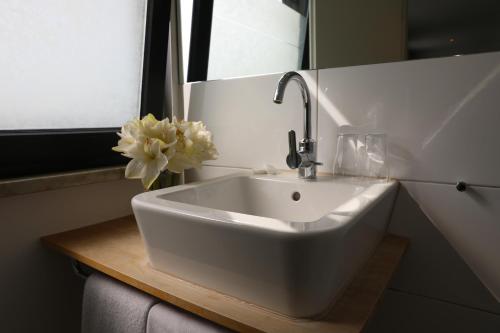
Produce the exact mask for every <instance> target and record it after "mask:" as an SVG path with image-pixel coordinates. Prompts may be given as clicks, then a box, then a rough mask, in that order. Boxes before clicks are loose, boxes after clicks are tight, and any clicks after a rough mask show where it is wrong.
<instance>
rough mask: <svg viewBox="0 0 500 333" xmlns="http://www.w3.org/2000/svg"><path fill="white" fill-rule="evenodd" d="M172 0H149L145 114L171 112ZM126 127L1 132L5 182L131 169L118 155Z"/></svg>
mask: <svg viewBox="0 0 500 333" xmlns="http://www.w3.org/2000/svg"><path fill="white" fill-rule="evenodd" d="M170 10H171V0H147V12H146V29H145V39H144V60H143V77H142V89H141V107H140V115H141V116H144V115H146V114H148V113H151V114H153V115H155V116H156V117H157V118H164V117H165V116H168V115H167V114H166V108H165V103H166V96H165V83H166V82H165V79H166V66H167V65H166V63H167V50H168V34H169V24H170ZM119 130H120V128H80V129H50V130H45V129H43V130H0V154H1V156H2V157H1V159H0V179H7V178H17V177H25V176H36V175H41V174H47V173H56V172H66V171H74V170H79V169H89V168H97V167H107V166H118V165H125V164H126V163H127V161H128V159H127V158H125V157H123V156H121V155H120V154H119V153H117V152H115V151H112V150H111V148H112V147H113V146H115V145H116V144H117V141H118V136H117V134H116V132H118V131H119Z"/></svg>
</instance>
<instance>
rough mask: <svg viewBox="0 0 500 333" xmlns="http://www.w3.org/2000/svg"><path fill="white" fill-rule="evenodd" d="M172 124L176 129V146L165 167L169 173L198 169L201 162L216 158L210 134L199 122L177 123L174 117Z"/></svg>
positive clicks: (215, 150)
mask: <svg viewBox="0 0 500 333" xmlns="http://www.w3.org/2000/svg"><path fill="white" fill-rule="evenodd" d="M172 123H173V124H174V125H175V127H176V128H177V144H176V148H175V150H176V151H175V155H174V156H173V157H172V158H171V159H170V160H169V164H168V166H167V169H168V170H169V171H172V172H175V173H181V172H183V171H184V170H186V169H190V168H199V167H201V163H202V162H203V161H206V160H214V159H216V158H217V157H218V152H217V149H216V148H215V145H214V143H213V142H212V134H211V133H210V132H209V131H208V130H207V129H206V127H205V125H203V123H202V122H201V121H198V122H191V121H184V120H180V121H179V120H177V119H176V118H175V117H174V118H173V119H172Z"/></svg>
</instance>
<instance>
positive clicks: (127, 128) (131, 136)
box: [112, 118, 144, 157]
mask: <svg viewBox="0 0 500 333" xmlns="http://www.w3.org/2000/svg"><path fill="white" fill-rule="evenodd" d="M117 134H118V136H120V140H119V141H118V146H116V147H113V148H112V149H113V150H114V151H117V152H120V153H122V154H123V155H124V156H127V157H131V156H128V151H129V150H130V149H132V147H133V146H134V144H136V143H137V142H143V141H144V135H143V134H142V131H141V123H140V120H139V119H138V118H137V119H134V120H131V121H128V122H127V123H125V125H123V126H122V128H121V130H120V132H118V133H117Z"/></svg>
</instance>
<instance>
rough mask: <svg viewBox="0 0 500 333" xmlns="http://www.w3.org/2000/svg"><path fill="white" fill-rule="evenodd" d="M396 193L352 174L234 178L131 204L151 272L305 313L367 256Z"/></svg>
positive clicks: (334, 292)
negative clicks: (311, 179)
mask: <svg viewBox="0 0 500 333" xmlns="http://www.w3.org/2000/svg"><path fill="white" fill-rule="evenodd" d="M396 189H397V183H396V182H389V183H386V182H380V181H373V180H372V181H370V180H359V179H355V178H336V177H323V178H322V177H319V178H318V179H317V180H314V181H310V180H300V179H298V178H297V177H296V175H293V174H290V175H288V174H287V175H277V176H270V175H265V176H260V175H259V176H255V175H248V174H238V175H230V176H225V177H221V178H217V179H214V180H210V181H206V182H200V183H194V184H189V185H182V186H176V187H172V188H167V189H163V190H158V191H152V192H146V193H142V194H139V195H137V196H136V197H134V199H133V200H132V206H133V209H134V213H135V216H136V218H137V222H138V225H139V229H140V231H141V234H142V237H143V239H144V242H145V246H146V249H147V253H148V255H149V259H150V262H151V265H152V266H153V267H154V268H155V269H158V270H160V271H164V272H167V273H169V274H172V275H175V276H177V277H180V278H182V279H185V280H188V281H191V282H193V283H196V284H199V285H202V286H205V287H208V288H212V289H215V290H218V291H220V292H222V293H225V294H228V295H231V296H234V297H237V298H239V299H241V300H245V301H247V302H250V303H254V304H257V305H260V306H263V307H266V308H268V309H271V310H273V311H276V312H279V313H282V314H285V315H289V316H293V317H311V316H315V315H318V314H320V313H322V312H323V311H324V310H326V309H327V308H328V307H329V305H331V304H333V302H334V300H335V298H336V296H338V294H339V293H340V291H341V289H342V288H343V287H344V286H345V285H346V284H347V283H348V282H349V280H350V278H351V277H352V276H353V274H354V273H355V272H356V271H357V270H358V269H359V268H361V266H362V265H363V263H364V262H365V261H366V260H367V259H368V258H369V257H370V255H371V253H372V251H373V250H374V249H375V247H376V245H377V244H378V242H379V241H380V239H381V237H382V236H383V235H384V232H385V230H386V227H387V224H388V220H389V216H390V212H391V209H392V205H393V201H394V197H395V194H396ZM299 196H300V199H298V197H299ZM294 199H295V200H296V199H298V201H295V200H294Z"/></svg>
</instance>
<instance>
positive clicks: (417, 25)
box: [178, 0, 500, 82]
mask: <svg viewBox="0 0 500 333" xmlns="http://www.w3.org/2000/svg"><path fill="white" fill-rule="evenodd" d="M178 4H179V6H178V10H179V20H178V21H179V22H180V24H179V25H180V29H178V31H179V34H180V36H179V41H180V42H179V44H180V45H179V47H180V61H179V62H180V66H181V68H182V75H181V77H182V82H192V81H206V80H216V79H224V78H233V77H241V76H250V75H261V74H268V73H277V72H285V71H290V70H300V69H321V68H332V67H345V66H356V65H364V64H376V63H384V62H394V61H405V60H413V59H423V58H434V57H446V56H460V55H465V54H472V53H482V52H491V51H498V50H500V38H499V37H500V1H496V0H440V1H435V0H377V1H368V0H178Z"/></svg>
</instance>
